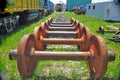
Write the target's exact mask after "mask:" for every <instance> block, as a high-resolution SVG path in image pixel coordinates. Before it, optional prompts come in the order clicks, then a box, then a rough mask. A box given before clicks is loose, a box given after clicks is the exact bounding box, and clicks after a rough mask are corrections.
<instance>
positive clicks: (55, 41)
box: [40, 38, 81, 45]
mask: <svg viewBox="0 0 120 80" xmlns="http://www.w3.org/2000/svg"><path fill="white" fill-rule="evenodd" d="M40 42H42V43H43V44H64V45H65V44H67V45H71V44H80V43H81V39H61V38H43V39H41V40H40Z"/></svg>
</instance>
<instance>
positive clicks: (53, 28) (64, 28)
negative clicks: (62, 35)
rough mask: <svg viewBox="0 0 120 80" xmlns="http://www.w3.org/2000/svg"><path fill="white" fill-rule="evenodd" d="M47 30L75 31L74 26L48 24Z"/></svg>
mask: <svg viewBox="0 0 120 80" xmlns="http://www.w3.org/2000/svg"><path fill="white" fill-rule="evenodd" d="M48 30H49V31H76V30H75V28H74V27H50V26H48Z"/></svg>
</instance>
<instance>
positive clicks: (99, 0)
mask: <svg viewBox="0 0 120 80" xmlns="http://www.w3.org/2000/svg"><path fill="white" fill-rule="evenodd" d="M51 1H52V2H53V3H54V4H56V3H59V2H60V1H61V2H63V3H66V0H51ZM106 1H113V0H92V3H97V2H106Z"/></svg>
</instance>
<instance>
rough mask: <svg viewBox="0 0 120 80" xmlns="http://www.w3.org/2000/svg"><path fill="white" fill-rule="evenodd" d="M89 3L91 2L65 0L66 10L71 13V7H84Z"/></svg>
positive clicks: (86, 0)
mask: <svg viewBox="0 0 120 80" xmlns="http://www.w3.org/2000/svg"><path fill="white" fill-rule="evenodd" d="M91 2H92V0H67V4H66V10H67V11H72V9H73V7H74V6H76V5H83V6H86V5H87V4H90V3H91Z"/></svg>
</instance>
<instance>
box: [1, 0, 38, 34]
mask: <svg viewBox="0 0 120 80" xmlns="http://www.w3.org/2000/svg"><path fill="white" fill-rule="evenodd" d="M38 17H40V0H1V2H0V33H4V32H7V33H8V32H10V31H12V30H13V29H14V28H16V27H18V25H19V24H25V23H27V22H28V21H31V20H33V19H35V18H38Z"/></svg>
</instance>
